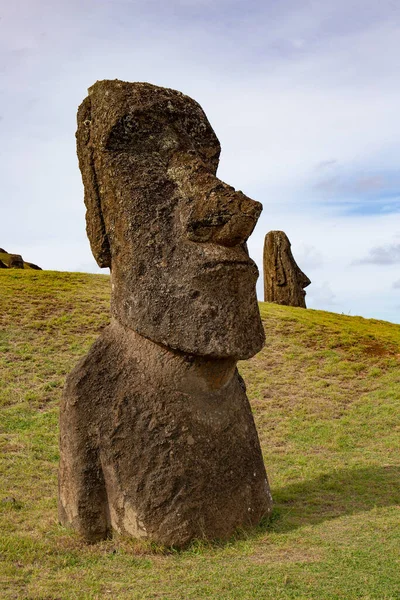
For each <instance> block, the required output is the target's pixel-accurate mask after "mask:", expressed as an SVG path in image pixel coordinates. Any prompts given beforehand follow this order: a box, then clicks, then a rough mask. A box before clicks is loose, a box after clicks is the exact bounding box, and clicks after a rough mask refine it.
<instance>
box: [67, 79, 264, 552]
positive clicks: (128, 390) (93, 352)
mask: <svg viewBox="0 0 400 600" xmlns="http://www.w3.org/2000/svg"><path fill="white" fill-rule="evenodd" d="M77 147H78V157H79V165H80V169H81V172H82V178H83V183H84V188H85V204H86V208H87V213H86V221H87V233H88V236H89V239H90V243H91V248H92V251H93V254H94V256H95V258H96V260H97V262H98V264H99V265H100V266H101V267H109V268H110V270H111V313H112V320H111V324H110V325H109V326H108V327H107V328H106V329H105V330H104V331H103V332H102V334H101V335H100V337H99V338H98V339H97V341H96V342H95V343H94V345H93V346H92V348H91V349H90V351H89V353H88V354H87V356H85V357H84V358H83V359H82V360H81V361H80V362H79V363H78V365H77V366H76V367H75V369H74V370H73V371H72V373H71V374H70V375H69V376H68V378H67V382H66V386H65V389H64V394H63V399H62V404H61V416H60V449H61V460H60V468H59V517H60V521H61V522H62V523H64V524H68V525H72V526H73V527H74V528H75V529H76V530H78V531H79V532H80V533H81V534H82V535H83V536H84V538H85V539H86V540H88V541H96V540H100V539H103V538H105V537H106V536H107V535H110V534H111V533H112V532H117V533H120V534H123V535H130V536H134V537H138V538H148V539H150V540H154V541H156V542H158V543H162V544H166V545H176V546H183V545H185V544H187V543H188V542H190V540H192V539H194V538H205V539H213V538H220V539H223V538H227V537H229V536H230V535H231V534H232V533H233V532H234V530H235V529H236V528H238V527H247V526H252V525H255V524H256V523H258V522H259V521H260V519H261V518H262V517H263V516H265V515H268V514H269V513H270V511H271V506H272V501H271V494H270V490H269V486H268V481H267V476H266V473H265V468H264V464H263V460H262V455H261V450H260V445H259V440H258V436H257V432H256V428H255V425H254V421H253V417H252V414H251V410H250V406H249V402H248V399H247V397H246V391H245V390H246V388H245V384H244V382H243V379H242V378H241V377H240V375H239V373H238V371H237V368H236V363H237V361H238V359H245V358H249V357H251V356H253V355H254V354H256V353H257V352H258V351H259V350H260V349H261V348H262V346H263V343H264V332H263V327H262V324H261V320H260V315H259V310H258V305H257V299H256V293H255V283H256V279H257V277H258V270H257V267H256V265H255V264H254V262H253V261H252V260H251V259H250V258H249V256H248V253H247V248H246V240H247V238H248V236H249V235H250V234H251V232H252V230H253V228H254V226H255V223H256V221H257V219H258V216H259V214H260V212H261V205H260V204H259V203H258V202H254V201H253V200H251V199H250V198H248V197H247V196H245V195H244V194H242V192H236V191H235V190H234V189H233V188H232V187H230V186H228V185H226V184H225V183H223V182H222V181H220V180H219V179H217V177H216V170H217V165H218V160H219V154H220V145H219V142H218V139H217V137H216V136H215V133H214V131H213V129H212V128H211V125H210V124H209V122H208V120H207V118H206V116H205V114H204V112H203V110H202V109H201V107H200V106H199V105H198V104H197V103H196V102H195V101H194V100H192V99H191V98H188V97H187V96H184V95H183V94H181V93H180V92H177V91H174V90H170V89H164V88H161V87H156V86H154V85H150V84H148V83H126V82H122V81H118V80H115V81H99V82H97V83H96V84H95V85H93V86H92V87H91V88H90V89H89V96H88V97H87V98H86V99H85V100H84V101H83V103H82V105H81V106H80V108H79V111H78V131H77Z"/></svg>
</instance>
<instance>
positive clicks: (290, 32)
mask: <svg viewBox="0 0 400 600" xmlns="http://www.w3.org/2000/svg"><path fill="white" fill-rule="evenodd" d="M0 70H1V74H2V77H1V83H0V92H1V93H0V130H1V139H2V144H1V150H0V152H1V161H0V164H1V173H0V176H1V181H2V196H1V200H0V202H1V203H2V204H3V206H2V210H1V215H2V220H1V227H0V246H2V247H4V248H6V250H8V251H10V252H18V253H22V254H23V255H24V256H25V257H26V259H27V260H29V261H32V262H37V263H38V264H40V265H41V266H43V267H44V268H47V269H58V270H87V271H96V265H95V263H94V260H93V258H92V256H91V253H90V249H89V245H88V242H87V240H86V235H85V223H84V206H83V192H82V184H81V180H80V174H79V170H78V166H77V160H76V155H75V139H74V132H75V119H76V116H75V115H76V109H77V106H78V104H79V103H80V102H81V101H82V99H83V98H84V97H85V95H86V90H87V88H88V87H89V86H90V85H91V84H92V83H94V81H96V80H97V79H105V78H110V79H115V78H118V79H123V80H126V81H149V82H151V83H155V84H157V85H164V86H167V87H172V88H175V89H179V90H181V91H182V92H184V93H186V94H188V95H190V96H192V97H193V98H195V99H196V100H197V101H199V102H200V104H201V105H202V106H203V108H204V110H205V112H206V114H207V116H208V117H209V119H210V121H211V124H212V125H213V127H214V129H215V131H216V133H217V135H218V137H219V139H220V141H221V144H222V155H221V164H220V168H219V176H220V177H221V179H223V180H225V181H226V182H227V183H229V184H231V185H233V186H235V187H236V188H237V189H241V190H243V191H244V192H245V193H246V194H247V195H249V196H251V197H253V198H255V199H256V200H259V201H261V202H262V203H263V205H264V210H263V213H262V216H261V218H260V221H259V224H258V226H257V228H256V230H255V232H254V234H253V236H252V238H251V241H250V243H249V248H250V252H251V255H252V256H253V258H254V259H255V260H256V261H257V262H258V264H259V266H260V267H261V258H262V246H263V239H264V235H265V234H266V233H267V232H268V231H270V230H271V229H282V230H284V231H285V232H286V233H287V234H288V236H289V238H290V240H291V242H292V250H293V253H294V256H295V258H296V260H297V262H298V263H299V266H300V267H301V268H302V269H303V271H304V272H305V273H306V274H307V275H308V276H309V277H310V279H311V280H312V285H311V286H310V287H309V288H307V291H308V294H307V301H308V306H310V307H313V308H321V309H325V310H332V311H335V312H344V313H345V314H352V315H362V316H365V317H374V318H382V319H387V320H391V321H394V322H400V167H399V160H400V119H399V116H398V113H399V106H400V102H399V100H400V97H399V96H400V78H399V73H400V4H399V3H398V2H396V1H395V0H392V1H390V2H389V1H385V0H383V1H382V0H381V1H380V2H376V0H374V1H371V0H364V1H360V0H347V1H344V0H336V1H335V2H333V1H329V2H328V1H321V0H320V1H319V2H316V1H315V2H314V1H308V2H307V1H303V2H299V1H298V0H297V1H294V0H291V1H289V0H287V1H279V2H278V1H271V0H265V1H263V2H261V1H254V0H247V1H244V0H214V1H211V0H197V1H194V0H181V1H177V0H172V1H168V0H164V1H163V2H162V1H161V0H158V1H156V0H147V1H132V0H124V1H121V0H96V1H95V0H79V1H77V0H70V1H67V0H63V1H61V0H51V1H50V0H46V1H44V0H14V2H13V3H12V4H11V3H10V2H8V0H7V1H6V0H0ZM259 296H260V298H261V297H262V280H261V278H260V285H259Z"/></svg>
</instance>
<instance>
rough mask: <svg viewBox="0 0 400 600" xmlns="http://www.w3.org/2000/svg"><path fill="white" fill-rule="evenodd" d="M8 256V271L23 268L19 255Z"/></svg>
mask: <svg viewBox="0 0 400 600" xmlns="http://www.w3.org/2000/svg"><path fill="white" fill-rule="evenodd" d="M9 256H10V262H9V267H10V269H23V268H24V261H23V259H22V256H21V255H20V254H10V255H9Z"/></svg>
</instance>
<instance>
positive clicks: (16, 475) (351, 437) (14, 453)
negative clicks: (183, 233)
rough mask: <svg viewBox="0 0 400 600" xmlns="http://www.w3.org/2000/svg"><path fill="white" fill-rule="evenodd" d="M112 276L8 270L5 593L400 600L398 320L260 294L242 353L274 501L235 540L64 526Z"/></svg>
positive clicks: (0, 517)
mask: <svg viewBox="0 0 400 600" xmlns="http://www.w3.org/2000/svg"><path fill="white" fill-rule="evenodd" d="M108 286H109V281H108V277H106V276H103V275H88V274H81V273H56V272H48V271H43V272H38V271H33V270H27V271H6V270H4V271H0V379H1V382H0V404H1V424H0V432H1V435H0V452H1V460H0V532H1V539H0V589H1V590H2V591H1V594H0V595H1V597H2V598H5V599H11V598H18V599H30V600H33V599H41V600H50V599H52V600H56V599H58V598H60V599H77V598H79V599H96V598H101V599H103V598H113V599H118V600H119V599H129V600H132V599H149V600H150V599H151V600H153V599H165V600H178V599H182V600H187V599H195V600H197V599H203V598H212V599H243V600H247V599H257V600H259V599H273V600H280V599H289V598H290V599H291V598H297V599H307V600H308V599H316V600H323V599H329V600H333V599H339V598H340V599H346V600H349V599H355V598H357V599H358V598H364V599H369V600H370V599H377V600H378V599H379V600H383V599H387V600H388V599H399V598H400V575H399V574H400V565H399V556H400V526H399V522H400V510H399V504H400V461H399V447H400V444H399V441H400V427H399V414H400V368H399V366H400V326H399V325H393V324H390V323H385V322H381V321H375V320H365V319H362V318H359V317H348V316H341V315H335V314H332V313H326V312H321V311H314V310H304V309H298V308H289V307H282V306H276V305H272V304H264V303H262V304H261V305H260V306H261V314H262V318H263V321H264V325H265V330H266V334H267V344H266V346H265V348H264V350H263V351H262V352H261V353H260V354H259V355H257V356H256V357H255V358H254V359H252V360H250V361H247V362H245V363H241V364H240V370H241V372H242V374H243V376H244V377H245V380H246V382H247V387H248V395H249V398H250V401H251V404H252V407H253V411H254V416H255V419H256V423H257V427H258V431H259V435H260V440H261V444H262V449H263V453H264V459H265V464H266V467H267V472H268V475H269V478H270V482H271V487H272V493H273V498H274V502H275V509H274V513H273V517H272V520H271V521H270V522H269V523H264V524H262V525H261V526H260V527H259V528H258V529H257V530H255V531H252V532H250V533H249V532H247V533H244V532H242V533H238V535H237V536H236V537H235V538H234V539H232V540H231V541H230V542H229V543H227V544H218V543H214V544H206V543H201V542H199V543H195V544H193V545H192V546H191V547H190V548H189V549H187V550H185V551H182V552H171V551H167V550H165V549H163V548H158V547H155V546H153V545H149V544H145V543H143V542H137V541H134V540H126V539H121V540H108V541H106V542H103V543H101V544H97V545H93V546H87V545H85V544H83V543H82V542H81V541H80V540H79V538H78V537H77V536H76V535H75V534H74V533H73V532H71V531H68V530H66V529H64V528H63V527H61V526H60V525H58V523H57V510H56V498H57V461H58V440H57V435H58V432H57V407H58V402H59V399H60V395H61V390H62V386H63V382H64V379H65V375H66V373H68V372H69V371H70V370H71V369H72V367H73V366H74V364H75V363H76V362H77V360H78V359H79V358H80V357H81V356H82V355H83V354H84V353H85V352H86V351H87V349H88V348H89V346H90V344H91V343H92V342H93V340H94V339H95V338H96V336H97V335H98V333H99V331H100V330H101V329H102V328H103V327H104V326H105V325H106V324H107V322H108V307H109V287H108Z"/></svg>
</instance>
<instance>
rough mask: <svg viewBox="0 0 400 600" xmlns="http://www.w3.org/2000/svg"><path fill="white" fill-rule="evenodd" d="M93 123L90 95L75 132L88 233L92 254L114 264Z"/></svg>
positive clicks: (106, 264)
mask: <svg viewBox="0 0 400 600" xmlns="http://www.w3.org/2000/svg"><path fill="white" fill-rule="evenodd" d="M91 125H92V121H91V100H90V97H87V98H85V100H84V101H83V102H82V104H81V105H80V107H79V109H78V129H77V132H76V146H77V153H78V160H79V168H80V170H81V173H82V181H83V187H84V190H85V205H86V233H87V236H88V238H89V241H90V247H91V249H92V253H93V256H94V258H95V259H96V262H97V264H98V265H99V267H110V268H111V252H110V245H109V241H108V237H107V233H106V228H105V224H104V219H103V213H102V210H101V200H100V193H99V186H98V181H97V176H96V171H95V165H94V155H93V147H92V145H91V139H90V137H91V136H90V129H91Z"/></svg>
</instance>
